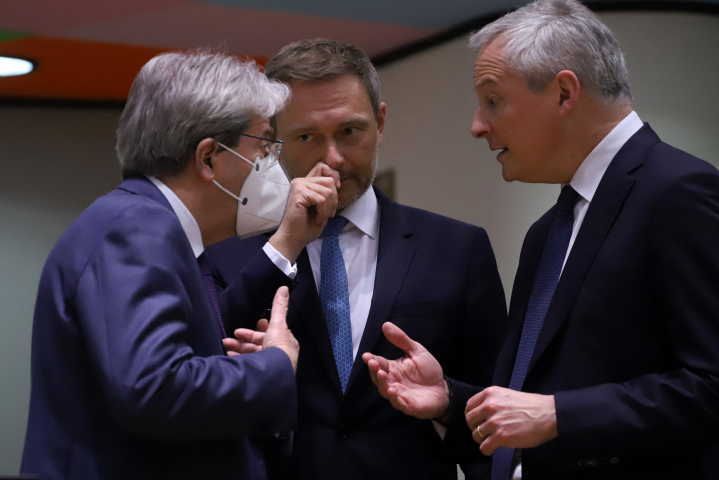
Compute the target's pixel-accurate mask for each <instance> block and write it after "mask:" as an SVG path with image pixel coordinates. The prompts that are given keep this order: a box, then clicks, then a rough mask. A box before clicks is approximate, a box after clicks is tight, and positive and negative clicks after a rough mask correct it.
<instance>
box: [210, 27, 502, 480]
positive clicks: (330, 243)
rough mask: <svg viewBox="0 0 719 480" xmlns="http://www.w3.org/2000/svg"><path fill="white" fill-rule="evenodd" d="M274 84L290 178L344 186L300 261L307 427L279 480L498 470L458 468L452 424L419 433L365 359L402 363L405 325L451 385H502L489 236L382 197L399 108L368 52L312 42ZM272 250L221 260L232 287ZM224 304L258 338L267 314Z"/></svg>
mask: <svg viewBox="0 0 719 480" xmlns="http://www.w3.org/2000/svg"><path fill="white" fill-rule="evenodd" d="M265 74H266V75H267V76H268V77H269V78H270V79H274V80H280V81H282V82H286V83H287V84H288V85H289V87H290V88H291V90H292V98H291V100H290V102H289V104H288V105H287V106H286V107H285V108H284V109H283V110H282V111H281V112H279V113H278V114H277V115H276V116H275V117H274V118H273V122H274V124H275V125H276V131H277V137H278V138H279V139H280V140H283V141H284V146H283V150H282V157H281V161H282V165H283V166H284V168H285V170H286V171H287V172H288V173H289V174H290V177H292V178H300V177H302V176H304V175H306V174H307V173H308V172H310V171H312V169H315V168H318V167H328V168H331V169H332V170H333V171H335V172H338V173H339V176H340V186H339V188H338V191H337V195H338V203H339V205H338V207H337V211H338V214H337V215H336V216H335V217H334V218H332V219H330V220H329V221H328V223H327V227H326V228H325V229H324V233H323V235H322V236H321V237H320V238H318V239H317V240H315V241H313V242H309V243H308V244H306V246H305V245H302V250H301V253H300V254H299V256H298V257H297V268H298V272H297V277H296V278H295V282H296V284H295V286H294V289H293V290H292V294H291V301H290V310H289V312H288V317H287V319H288V320H287V321H288V324H289V325H290V327H291V328H292V331H293V333H294V334H295V335H296V336H297V339H298V340H299V342H300V344H301V345H302V353H301V354H300V357H299V362H298V367H297V389H298V402H299V411H298V427H297V429H296V430H295V432H294V438H293V442H292V455H291V457H289V458H288V457H283V456H281V455H280V456H278V455H275V453H273V452H272V451H270V450H268V452H267V455H268V457H267V458H268V471H269V472H270V478H274V479H278V480H287V479H292V478H297V479H305V478H311V479H315V480H336V479H338V478H341V479H343V480H355V479H356V480H366V479H375V480H381V479H388V480H389V479H402V478H411V479H414V480H442V479H447V480H450V479H456V478H457V467H456V463H457V462H459V463H460V464H461V465H462V468H463V469H464V470H465V472H474V471H475V470H476V469H482V468H488V462H487V461H486V459H482V458H479V459H475V458H473V457H474V455H473V454H474V452H473V451H472V452H470V453H471V455H470V456H471V457H472V458H471V461H466V460H467V459H466V458H461V457H460V458H457V459H456V461H454V460H453V459H452V458H450V457H449V456H448V455H447V452H445V451H444V446H443V442H442V437H441V436H440V435H438V433H437V432H436V431H435V430H434V428H433V427H432V422H431V421H430V420H431V419H432V418H435V420H438V421H439V422H441V421H444V418H443V414H444V412H438V413H437V415H434V416H430V417H425V418H424V419H423V420H418V419H416V418H412V417H408V416H406V415H403V414H402V413H400V412H398V411H396V410H395V409H393V408H392V406H391V405H389V404H388V403H387V402H386V401H384V399H383V398H382V397H381V396H380V395H379V394H378V393H377V389H376V388H375V387H374V385H372V382H371V379H370V376H369V375H368V372H367V367H366V366H365V364H364V363H363V362H362V354H363V353H365V352H373V353H375V354H378V355H384V356H389V357H391V358H397V356H398V355H400V354H401V352H400V351H399V350H398V349H396V348H395V347H393V346H392V345H390V344H389V343H388V342H387V340H386V339H385V338H384V337H383V336H382V334H381V333H382V332H381V327H382V324H383V323H384V322H386V321H387V320H392V321H393V322H397V323H398V324H400V325H402V326H403V327H404V328H406V329H407V330H408V331H409V332H411V333H412V335H414V336H415V337H417V338H418V339H421V341H422V342H423V343H424V344H425V345H426V347H427V349H428V350H430V351H431V352H432V353H433V354H434V355H435V356H436V357H437V358H438V359H439V360H440V362H441V363H442V365H443V367H444V368H445V369H446V371H447V374H448V375H452V376H453V377H454V378H459V379H461V380H462V381H463V382H467V383H470V384H478V385H482V384H486V383H488V382H489V381H490V380H491V374H492V368H493V365H494V363H495V361H496V356H497V353H498V351H499V347H500V345H501V342H502V340H503V338H504V332H505V325H506V304H505V301H504V291H503V288H502V284H501V282H500V279H499V274H498V272H497V265H496V262H495V259H494V254H493V252H492V247H491V245H490V243H489V239H488V237H487V234H486V233H485V231H484V230H483V229H481V228H479V227H476V226H473V225H468V224H465V223H462V222H459V221H456V220H452V219H449V218H446V217H442V216H439V215H436V214H433V213H430V212H426V211H422V210H418V209H415V208H410V207H406V206H403V205H399V204H398V203H396V202H394V201H392V200H390V199H389V198H387V197H386V196H385V195H384V194H382V192H380V191H379V190H378V189H376V188H372V187H371V184H372V180H373V178H374V175H375V172H376V169H377V155H378V150H379V147H380V145H381V143H382V135H383V132H384V123H385V113H386V105H385V104H384V103H383V102H382V101H381V98H380V88H379V78H378V76H377V71H376V70H375V68H374V66H373V65H372V63H371V62H370V60H369V58H367V55H365V53H364V52H363V51H362V50H360V49H358V48H357V47H355V46H353V45H348V44H345V43H342V42H337V41H332V40H324V39H317V40H303V41H299V42H296V43H293V44H290V45H288V46H286V47H284V48H283V49H282V50H281V51H280V52H279V53H278V54H277V55H276V56H275V57H274V58H272V59H271V60H270V61H269V63H268V64H267V67H266V68H265ZM266 241H267V238H266V237H265V236H257V237H254V238H250V239H247V240H240V239H237V238H235V239H229V240H228V241H226V242H223V243H220V244H218V245H216V246H214V247H212V248H211V249H210V251H209V252H208V255H209V256H210V258H211V259H212V260H213V264H214V265H215V266H216V269H217V273H218V283H220V284H221V285H223V286H224V285H230V284H231V282H232V281H233V280H234V279H235V278H236V277H237V272H240V271H243V269H244V268H245V265H246V264H247V262H248V260H249V259H251V258H253V256H254V255H256V252H257V251H259V250H260V249H261V248H262V245H263V244H264V243H265V242H266ZM265 288H266V290H267V291H268V292H271V291H274V290H276V289H277V286H276V285H272V284H268V285H267V286H266V287H265ZM223 298H224V299H225V303H224V304H223V314H224V316H225V319H226V321H228V320H229V322H228V323H227V326H228V330H230V329H231V328H237V327H244V328H251V327H253V326H254V325H253V324H251V323H249V322H250V321H251V319H252V318H254V317H255V316H257V315H259V314H261V312H259V311H257V312H250V313H249V314H247V313H245V314H242V315H239V314H238V313H237V312H240V310H238V309H237V308H236V305H234V303H236V302H235V300H233V297H232V296H227V295H224V296H223ZM260 336H261V335H258V336H257V338H259V337H260ZM243 338H246V337H243ZM438 428H439V429H440V430H441V429H442V427H441V425H439V426H438ZM448 440H450V439H449V438H448Z"/></svg>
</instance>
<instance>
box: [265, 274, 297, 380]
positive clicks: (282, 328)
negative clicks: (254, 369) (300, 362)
mask: <svg viewBox="0 0 719 480" xmlns="http://www.w3.org/2000/svg"><path fill="white" fill-rule="evenodd" d="M289 301H290V291H289V289H288V288H287V287H280V288H278V289H277V293H276V294H275V299H274V300H273V301H272V314H271V315H270V324H269V326H268V327H267V331H266V332H265V333H264V338H263V339H262V349H263V350H267V349H268V348H271V347H277V348H279V349H281V350H282V351H283V352H285V353H286V354H287V356H288V357H290V361H291V362H292V369H293V370H294V371H295V373H296V372H297V357H298V356H299V354H300V344H299V343H298V342H297V339H296V338H295V337H294V335H292V332H291V331H290V329H289V328H288V327H287V306H288V304H289Z"/></svg>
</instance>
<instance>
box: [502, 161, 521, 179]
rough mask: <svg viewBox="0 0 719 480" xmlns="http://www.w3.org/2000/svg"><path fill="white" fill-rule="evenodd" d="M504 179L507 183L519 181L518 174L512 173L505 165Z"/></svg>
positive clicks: (503, 169) (503, 167)
mask: <svg viewBox="0 0 719 480" xmlns="http://www.w3.org/2000/svg"><path fill="white" fill-rule="evenodd" d="M502 178H503V179H504V181H505V182H516V181H517V180H519V176H518V175H517V172H514V171H512V169H510V168H509V167H506V166H504V165H502Z"/></svg>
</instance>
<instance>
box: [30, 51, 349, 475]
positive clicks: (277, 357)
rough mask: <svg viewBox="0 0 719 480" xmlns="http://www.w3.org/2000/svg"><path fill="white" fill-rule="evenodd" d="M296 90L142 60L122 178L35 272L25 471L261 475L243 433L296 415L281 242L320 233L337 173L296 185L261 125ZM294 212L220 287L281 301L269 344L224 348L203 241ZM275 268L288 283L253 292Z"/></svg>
mask: <svg viewBox="0 0 719 480" xmlns="http://www.w3.org/2000/svg"><path fill="white" fill-rule="evenodd" d="M289 95H290V92H289V89H288V88H287V87H286V86H285V85H283V84H281V83H279V82H274V81H270V80H268V79H267V78H266V77H265V76H264V75H263V74H262V73H261V71H260V69H259V68H258V67H257V66H256V65H255V64H254V63H252V62H241V61H240V60H239V59H237V58H235V57H232V56H228V55H223V54H213V53H209V52H189V53H170V54H164V55H160V56H157V57H155V58H153V59H152V60H150V61H149V62H148V63H147V64H146V65H145V66H144V67H143V68H142V70H141V71H140V73H139V74H138V76H137V78H136V79H135V81H134V83H133V85H132V89H131V91H130V94H129V98H128V101H127V105H126V107H125V110H124V112H123V114H122V117H121V118H120V126H119V129H118V131H117V153H118V157H119V160H120V165H121V167H122V172H123V177H124V179H125V180H124V182H123V183H122V184H121V185H120V186H119V187H118V188H117V189H116V190H115V191H113V192H111V193H109V194H108V195H106V196H104V197H101V198H99V199H98V200H97V201H96V202H95V203H93V204H92V205H91V206H90V207H89V208H88V209H87V210H85V212H83V213H82V215H80V217H79V218H78V219H77V220H76V221H75V222H74V223H73V224H72V226H71V227H70V228H69V229H68V230H67V232H65V234H64V235H63V236H62V238H60V240H59V241H58V242H57V244H56V245H55V247H54V248H53V250H52V252H51V253H50V256H49V257H48V260H47V262H46V264H45V269H44V270H43V273H42V277H41V280H40V287H39V290H38V296H37V305H36V310H35V318H34V326H33V342H32V344H33V348H32V393H31V400H30V415H29V420H28V428H27V436H26V442H25V450H24V454H23V461H22V468H21V470H22V472H23V473H26V474H34V475H39V476H40V477H41V478H43V479H44V480H54V479H83V480H93V479H103V480H108V479H118V480H127V479H158V478H168V479H170V478H171V479H199V478H218V479H238V480H239V479H259V480H262V479H264V478H266V471H265V466H264V463H263V459H262V454H261V452H260V446H259V443H258V441H257V439H253V438H250V437H251V436H257V435H262V434H272V433H276V432H280V431H286V430H291V429H293V428H294V427H295V425H296V413H297V412H296V410H297V393H296V386H295V377H294V372H295V370H296V368H297V356H298V350H299V346H298V343H297V340H296V339H295V338H294V336H293V335H292V333H291V332H290V331H289V329H288V328H287V323H286V319H285V316H286V311H287V305H288V290H287V287H286V286H283V285H287V284H288V283H289V282H288V281H287V280H286V279H287V277H288V275H291V270H292V267H291V262H290V261H289V260H288V259H287V256H288V255H290V253H289V250H288V245H294V244H296V243H297V242H301V241H305V238H314V237H316V236H317V235H319V233H320V232H321V230H322V227H323V225H324V224H325V223H326V221H327V218H329V217H331V216H332V215H334V212H335V210H336V205H337V192H336V186H337V182H338V181H339V178H338V177H337V175H336V173H334V172H331V171H330V169H329V168H326V169H325V170H324V171H323V170H321V169H319V168H318V169H314V170H313V171H312V172H310V174H311V176H310V177H308V178H302V179H296V180H294V181H293V182H292V185H291V186H290V185H289V183H288V182H287V181H286V179H285V177H284V175H283V174H282V171H281V169H280V167H279V166H277V164H276V160H277V156H278V154H279V150H280V146H281V143H280V142H278V141H277V140H275V139H274V138H268V137H270V136H271V134H272V130H271V128H270V125H269V121H268V118H269V117H270V116H272V115H274V114H275V113H276V112H277V111H278V110H280V109H281V108H282V107H283V106H284V105H285V103H286V102H287V100H288V98H289ZM283 179H284V180H283ZM288 197H289V199H288ZM285 205H287V209H286V212H285V214H284V218H283V219H282V224H281V227H280V229H279V231H278V233H277V234H275V235H274V236H273V237H272V238H270V239H269V242H268V243H267V245H265V247H264V248H263V250H262V251H260V252H258V253H257V255H255V257H254V258H253V259H252V261H251V262H249V264H248V266H247V268H246V269H245V270H244V271H243V272H241V274H240V276H239V278H238V280H237V281H236V282H235V283H233V285H231V286H230V287H229V288H228V289H227V292H226V293H227V294H231V295H233V298H235V299H236V300H237V301H244V302H247V303H249V304H252V303H253V302H261V303H262V304H263V305H264V304H268V303H269V304H272V315H271V321H270V323H269V327H268V328H267V332H266V333H265V335H264V338H263V343H262V346H263V349H262V351H261V352H258V353H253V354H250V355H242V356H233V357H229V356H226V355H225V351H224V350H223V346H222V339H223V338H224V337H225V334H224V329H223V326H222V321H221V318H220V312H219V308H218V298H217V292H216V290H215V288H214V284H213V282H212V277H211V275H210V274H209V271H208V265H207V260H206V258H205V257H204V253H203V252H204V250H205V247H207V246H209V245H212V244H213V243H216V242H219V241H221V240H224V239H226V238H228V237H231V236H235V235H247V234H251V233H254V232H256V231H258V230H261V231H262V230H266V229H267V228H275V227H276V225H277V222H279V219H281V218H282V213H283V211H285ZM258 219H259V220H258ZM283 268H286V269H287V270H288V273H287V274H285V273H282V272H283V270H282V269H283ZM275 278H279V280H278V281H276V282H275V284H276V285H277V286H278V287H280V288H279V289H278V288H276V289H275V290H274V291H272V292H263V293H262V294H257V293H256V292H255V288H256V285H257V284H261V283H262V282H267V281H274V279H275ZM282 282H284V283H282ZM273 298H274V302H273Z"/></svg>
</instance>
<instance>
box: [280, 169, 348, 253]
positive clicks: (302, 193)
mask: <svg viewBox="0 0 719 480" xmlns="http://www.w3.org/2000/svg"><path fill="white" fill-rule="evenodd" d="M338 188H340V176H339V173H337V171H336V170H333V169H332V168H330V167H329V166H327V164H326V163H323V162H318V163H317V165H315V166H314V167H313V168H312V170H310V173H309V174H307V176H306V177H305V178H295V179H294V180H292V182H291V188H290V198H289V200H288V201H287V208H286V209H285V216H284V217H283V218H282V223H281V224H280V226H279V228H278V229H277V232H275V234H274V235H272V237H271V238H270V244H271V245H272V246H273V247H274V248H275V249H276V250H277V251H278V252H280V253H281V254H282V255H283V256H284V257H285V258H286V259H287V260H289V261H290V263H292V264H294V263H295V260H297V257H298V256H299V254H300V252H301V251H302V249H303V248H305V246H306V245H307V244H308V243H310V242H312V241H314V240H315V239H317V237H319V236H320V233H322V229H323V228H324V226H325V225H326V224H327V219H328V218H331V217H333V216H334V215H335V213H337V189H338Z"/></svg>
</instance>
